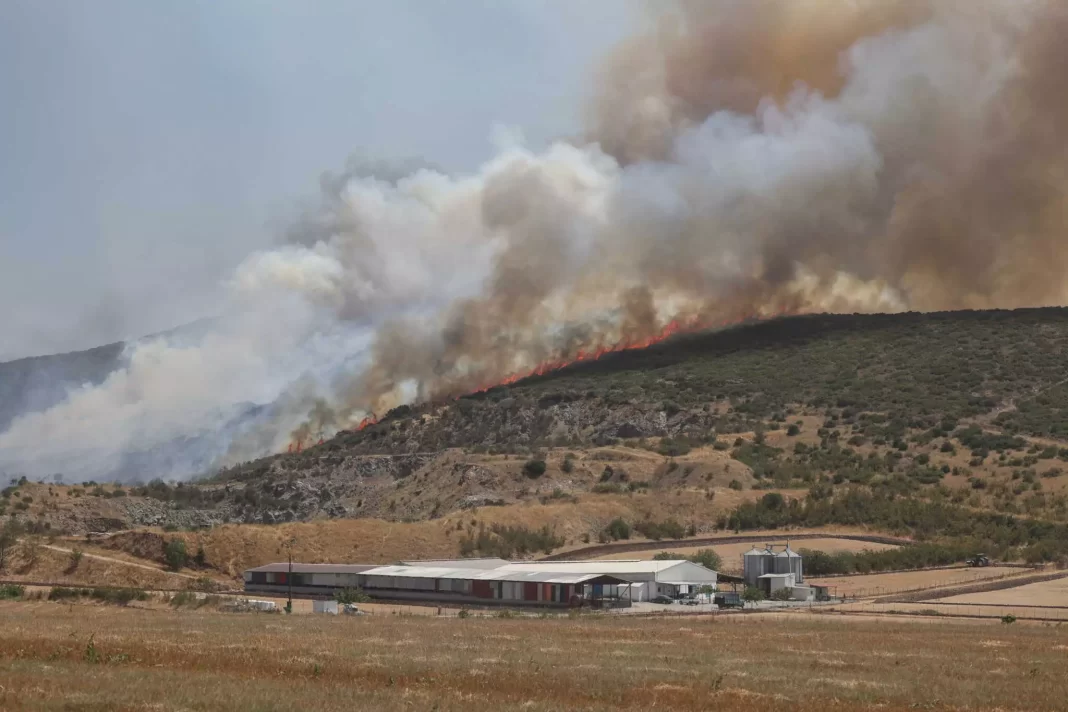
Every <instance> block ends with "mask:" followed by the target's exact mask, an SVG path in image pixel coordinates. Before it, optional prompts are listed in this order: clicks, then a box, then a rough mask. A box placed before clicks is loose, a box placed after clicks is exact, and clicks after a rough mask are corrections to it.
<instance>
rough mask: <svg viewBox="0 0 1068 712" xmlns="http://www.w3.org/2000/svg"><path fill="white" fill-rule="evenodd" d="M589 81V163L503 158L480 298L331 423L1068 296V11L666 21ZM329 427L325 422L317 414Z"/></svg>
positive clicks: (351, 392)
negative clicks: (650, 356) (799, 334)
mask: <svg viewBox="0 0 1068 712" xmlns="http://www.w3.org/2000/svg"><path fill="white" fill-rule="evenodd" d="M654 24H655V27H653V28H652V29H651V30H650V31H649V32H647V33H645V34H643V35H641V36H639V37H635V38H632V39H631V40H629V41H627V42H626V43H624V44H623V45H622V46H621V47H620V48H619V49H618V50H617V51H616V52H615V53H614V54H613V55H612V56H611V57H609V58H608V59H607V60H606V62H605V64H604V67H603V68H602V71H601V72H600V73H599V74H598V76H597V86H596V91H595V95H594V102H593V105H592V107H591V118H590V130H589V133H588V136H587V138H588V145H583V146H558V147H556V148H554V149H553V150H552V151H550V152H549V153H548V154H547V155H542V156H532V155H529V154H525V153H524V154H520V155H513V156H511V157H505V158H501V159H499V161H498V162H497V163H495V164H494V165H493V166H491V168H490V169H488V170H487V171H486V172H485V173H484V175H483V176H482V179H481V180H482V183H481V184H480V185H479V186H478V188H477V190H474V192H473V193H465V200H470V199H471V195H477V201H478V205H479V210H480V215H479V218H478V219H479V222H480V224H481V228H482V229H484V230H485V233H486V235H487V236H488V238H487V239H491V240H493V241H494V244H495V245H496V252H495V259H494V262H493V266H492V270H491V271H490V272H489V274H488V275H487V276H486V278H485V280H484V282H483V285H484V286H483V289H482V291H481V293H479V294H477V295H476V296H467V297H464V298H462V299H458V300H455V301H453V302H452V303H450V304H449V305H448V306H446V307H444V308H443V309H442V311H441V313H440V316H439V317H433V316H431V317H427V316H425V315H423V316H421V317H419V318H414V317H404V318H398V319H396V320H394V321H392V322H391V323H390V324H387V325H386V326H385V327H383V328H382V329H381V330H380V331H379V333H378V337H377V340H376V343H375V345H374V347H373V355H372V362H371V365H370V367H369V368H368V369H367V370H366V371H365V372H362V373H359V374H357V375H356V376H354V377H353V378H352V379H351V380H349V381H348V382H347V383H346V384H345V385H344V386H343V388H342V389H341V395H340V396H339V397H338V398H337V400H339V401H340V407H339V417H340V418H341V419H342V422H346V421H351V419H352V418H353V417H354V416H359V415H362V414H363V413H366V412H377V413H379V414H381V413H382V412H383V411H384V410H385V409H388V408H389V407H392V406H394V405H398V404H399V403H400V402H402V401H404V400H408V399H410V398H412V397H413V395H412V393H411V391H410V390H409V391H408V392H407V394H405V392H404V390H403V388H402V386H403V385H404V384H405V383H408V384H414V386H413V387H414V388H415V389H416V390H415V395H414V397H415V398H421V399H425V398H437V397H441V396H445V395H456V394H460V393H463V392H465V391H470V390H471V389H474V388H480V387H485V386H489V385H493V384H494V383H499V382H502V381H506V380H508V379H510V378H512V377H514V376H516V375H521V374H523V373H527V372H531V371H537V370H538V369H539V368H540V369H543V368H545V367H546V366H547V365H548V366H555V365H558V364H562V363H566V362H568V361H573V360H576V359H578V360H581V359H584V358H589V357H590V355H591V354H594V355H595V354H597V353H599V352H601V351H603V350H611V349H613V348H620V347H628V346H631V345H637V344H642V343H645V342H648V341H649V340H653V339H656V338H660V337H661V336H663V335H665V334H667V333H670V332H671V331H674V330H679V329H688V328H699V327H709V326H715V325H717V324H722V323H731V322H734V321H737V320H738V319H740V318H745V317H762V316H770V315H775V314H784V313H799V312H811V311H835V310H848V311H877V310H892V309H902V308H910V309H917V310H934V309H956V308H989V307H1004V308H1012V307H1020V306H1032V305H1041V304H1051V303H1058V304H1059V303H1064V302H1065V300H1066V298H1068V291H1066V275H1068V244H1066V240H1065V235H1064V230H1065V225H1068V221H1066V218H1068V199H1066V196H1068V148H1066V147H1068V93H1065V92H1064V91H1063V90H1062V85H1063V72H1064V68H1065V67H1068V43H1066V42H1065V41H1064V38H1065V37H1068V6H1066V5H1065V4H1064V3H1062V2H1059V1H1058V0H1046V1H1042V0H1036V1H1033V2H1024V3H1016V2H1010V1H1009V0H945V1H939V0H867V1H864V0H721V1H720V2H709V1H698V0H693V1H687V2H679V3H676V4H674V5H672V7H671V9H670V10H669V11H666V12H665V13H664V14H663V15H662V17H660V18H659V19H658V20H657V21H656V23H654ZM320 415H321V413H320Z"/></svg>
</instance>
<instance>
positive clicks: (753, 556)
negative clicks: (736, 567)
mask: <svg viewBox="0 0 1068 712" xmlns="http://www.w3.org/2000/svg"><path fill="white" fill-rule="evenodd" d="M767 554H768V552H767V549H758V548H756V547H755V546H754V547H753V548H752V549H750V550H749V551H747V552H745V553H744V554H742V578H744V579H745V584H746V585H747V586H756V585H757V579H758V578H760V577H761V576H763V575H764V574H768V573H771V569H769V568H768V564H767Z"/></svg>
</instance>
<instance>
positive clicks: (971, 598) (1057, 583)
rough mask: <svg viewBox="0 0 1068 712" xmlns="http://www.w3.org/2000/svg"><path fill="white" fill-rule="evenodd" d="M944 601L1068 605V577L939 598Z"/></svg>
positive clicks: (986, 603) (1007, 604) (984, 603)
mask: <svg viewBox="0 0 1068 712" xmlns="http://www.w3.org/2000/svg"><path fill="white" fill-rule="evenodd" d="M939 601H940V602H942V603H977V604H983V605H1003V606H1012V605H1016V606H1068V578H1062V579H1057V580H1054V581H1042V582H1039V583H1029V584H1026V585H1024V586H1018V587H1016V588H1007V589H1002V590H1000V591H984V592H982V593H966V594H962V595H960V596H951V597H949V598H942V599H939Z"/></svg>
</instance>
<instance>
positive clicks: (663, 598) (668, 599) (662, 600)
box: [651, 596, 675, 605]
mask: <svg viewBox="0 0 1068 712" xmlns="http://www.w3.org/2000/svg"><path fill="white" fill-rule="evenodd" d="M651 602H652V603H662V604H665V605H666V604H669V603H674V602H675V599H674V598H672V597H671V596H657V597H656V598H654V599H653V600H652V601H651Z"/></svg>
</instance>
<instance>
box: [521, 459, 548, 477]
mask: <svg viewBox="0 0 1068 712" xmlns="http://www.w3.org/2000/svg"><path fill="white" fill-rule="evenodd" d="M523 474H524V475H526V476H527V477H529V478H531V479H537V478H539V477H541V476H542V475H544V474H545V460H527V462H526V463H525V464H524V465H523Z"/></svg>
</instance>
